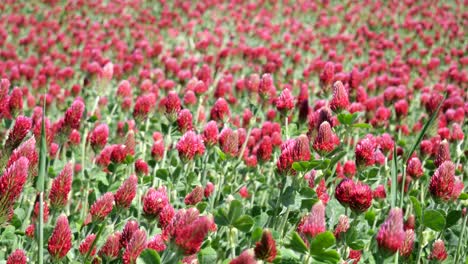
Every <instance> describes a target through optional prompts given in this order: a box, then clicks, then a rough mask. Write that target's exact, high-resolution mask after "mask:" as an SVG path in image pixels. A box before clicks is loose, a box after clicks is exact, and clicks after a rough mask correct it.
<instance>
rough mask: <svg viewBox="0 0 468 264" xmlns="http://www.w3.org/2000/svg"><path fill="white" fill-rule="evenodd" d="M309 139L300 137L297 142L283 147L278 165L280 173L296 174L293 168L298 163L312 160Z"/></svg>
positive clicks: (290, 142) (288, 142)
mask: <svg viewBox="0 0 468 264" xmlns="http://www.w3.org/2000/svg"><path fill="white" fill-rule="evenodd" d="M310 155H311V154H310V149H309V139H308V138H307V136H305V135H300V136H299V137H298V138H296V139H295V140H290V141H287V142H286V143H285V144H284V145H282V146H281V155H280V156H279V158H278V162H277V163H276V165H277V167H278V171H279V172H280V173H282V174H288V173H291V174H295V171H294V170H293V169H292V168H291V166H292V164H293V163H294V162H296V161H307V160H309V159H310Z"/></svg>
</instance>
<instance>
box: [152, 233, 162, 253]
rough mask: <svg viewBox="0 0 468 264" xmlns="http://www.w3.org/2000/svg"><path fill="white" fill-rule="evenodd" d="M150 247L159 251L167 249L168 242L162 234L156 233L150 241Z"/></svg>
mask: <svg viewBox="0 0 468 264" xmlns="http://www.w3.org/2000/svg"><path fill="white" fill-rule="evenodd" d="M148 248H151V249H154V250H156V251H157V252H162V251H164V250H166V244H165V242H164V239H163V237H162V235H161V234H158V235H155V236H154V237H153V238H152V239H151V240H150V241H149V242H148Z"/></svg>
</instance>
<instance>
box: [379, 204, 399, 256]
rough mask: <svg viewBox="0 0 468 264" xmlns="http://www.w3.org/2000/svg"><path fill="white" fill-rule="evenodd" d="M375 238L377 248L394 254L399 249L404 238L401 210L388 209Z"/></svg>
mask: <svg viewBox="0 0 468 264" xmlns="http://www.w3.org/2000/svg"><path fill="white" fill-rule="evenodd" d="M376 239H377V244H378V246H379V248H380V249H381V250H383V251H385V252H388V253H390V254H394V253H395V252H397V251H398V249H400V247H401V246H402V245H403V242H404V240H405V231H404V230H403V211H402V210H401V209H400V208H392V209H391V210H390V213H389V215H388V217H387V219H386V220H385V222H384V223H383V224H382V225H381V226H380V229H379V232H378V233H377V238H376Z"/></svg>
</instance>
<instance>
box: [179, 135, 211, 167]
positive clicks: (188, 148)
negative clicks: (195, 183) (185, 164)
mask: <svg viewBox="0 0 468 264" xmlns="http://www.w3.org/2000/svg"><path fill="white" fill-rule="evenodd" d="M176 148H177V151H178V152H179V156H180V157H181V159H182V160H184V161H189V160H193V158H194V157H195V156H201V155H203V153H204V152H205V145H204V144H203V139H202V137H201V136H200V135H197V134H196V133H195V132H193V131H188V132H186V133H185V134H184V135H183V136H182V137H181V138H180V140H179V142H177V145H176Z"/></svg>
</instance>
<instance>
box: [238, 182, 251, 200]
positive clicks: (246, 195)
mask: <svg viewBox="0 0 468 264" xmlns="http://www.w3.org/2000/svg"><path fill="white" fill-rule="evenodd" d="M239 195H240V196H241V197H242V198H245V199H247V198H249V197H250V193H249V190H248V189H247V186H245V185H244V186H242V187H241V188H240V190H239Z"/></svg>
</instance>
